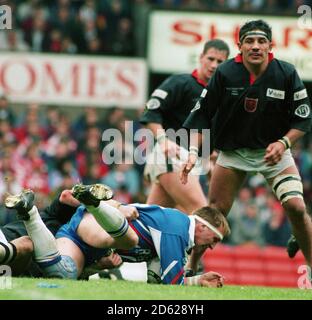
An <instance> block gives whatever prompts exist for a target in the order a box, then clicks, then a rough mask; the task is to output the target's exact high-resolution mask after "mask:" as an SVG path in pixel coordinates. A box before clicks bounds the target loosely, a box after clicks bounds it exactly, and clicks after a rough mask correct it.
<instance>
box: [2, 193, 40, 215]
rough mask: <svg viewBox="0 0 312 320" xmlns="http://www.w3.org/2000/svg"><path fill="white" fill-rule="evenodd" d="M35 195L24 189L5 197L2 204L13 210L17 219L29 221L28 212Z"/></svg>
mask: <svg viewBox="0 0 312 320" xmlns="http://www.w3.org/2000/svg"><path fill="white" fill-rule="evenodd" d="M34 199H35V194H34V192H33V191H32V190H30V189H25V190H23V191H22V192H21V193H19V194H15V195H9V196H7V197H6V199H5V201H4V204H5V206H6V208H8V209H15V210H16V211H17V217H18V218H19V219H21V220H25V221H26V220H29V218H30V215H29V213H28V212H29V211H30V210H31V209H32V207H33V205H34Z"/></svg>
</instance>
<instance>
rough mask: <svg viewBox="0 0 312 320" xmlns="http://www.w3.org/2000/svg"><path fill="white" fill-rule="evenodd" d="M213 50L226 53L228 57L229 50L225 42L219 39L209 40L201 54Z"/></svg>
mask: <svg viewBox="0 0 312 320" xmlns="http://www.w3.org/2000/svg"><path fill="white" fill-rule="evenodd" d="M211 48H214V49H217V50H220V51H226V54H227V56H229V55H230V48H229V46H228V45H227V43H226V42H224V41H223V40H221V39H213V40H209V41H207V42H206V43H205V45H204V49H203V53H204V54H205V53H206V52H207V51H208V50H209V49H211Z"/></svg>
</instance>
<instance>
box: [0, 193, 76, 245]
mask: <svg viewBox="0 0 312 320" xmlns="http://www.w3.org/2000/svg"><path fill="white" fill-rule="evenodd" d="M76 209H77V208H74V207H71V206H69V205H66V204H64V203H61V202H60V201H59V197H57V198H56V199H55V200H53V201H52V203H51V205H50V206H48V207H47V208H46V209H45V210H44V211H43V212H41V213H40V215H41V218H42V221H43V222H44V223H45V225H46V226H47V228H48V229H49V230H50V231H51V232H52V233H53V235H55V234H56V232H57V231H58V229H59V228H60V227H61V226H62V225H63V224H64V223H66V222H68V221H69V220H70V218H71V217H72V215H73V214H74V213H75V211H76ZM1 230H2V232H3V233H4V235H5V237H6V239H7V240H8V241H12V240H14V239H17V238H19V237H22V236H26V235H28V234H27V231H26V228H25V225H24V222H23V221H13V222H10V223H8V224H6V225H5V226H2V227H1Z"/></svg>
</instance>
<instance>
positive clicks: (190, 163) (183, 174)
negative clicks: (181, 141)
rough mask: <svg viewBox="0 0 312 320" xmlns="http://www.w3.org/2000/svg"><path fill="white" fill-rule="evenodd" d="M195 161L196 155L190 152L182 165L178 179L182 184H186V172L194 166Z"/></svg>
mask: <svg viewBox="0 0 312 320" xmlns="http://www.w3.org/2000/svg"><path fill="white" fill-rule="evenodd" d="M196 161H197V156H196V155H195V154H192V153H190V154H189V156H188V159H187V162H186V163H185V164H183V165H182V171H181V173H180V181H181V182H182V184H186V183H187V180H188V174H189V173H190V172H191V170H192V169H193V168H194V166H195V164H196Z"/></svg>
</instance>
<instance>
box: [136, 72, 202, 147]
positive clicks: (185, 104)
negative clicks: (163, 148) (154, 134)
mask: <svg viewBox="0 0 312 320" xmlns="http://www.w3.org/2000/svg"><path fill="white" fill-rule="evenodd" d="M205 86H206V83H204V82H203V81H201V80H199V79H198V76H197V71H196V70H195V71H194V72H193V73H192V74H177V75H173V76H170V77H169V78H167V79H166V80H165V81H164V82H163V83H162V84H161V85H160V86H159V87H158V88H157V89H156V90H154V92H153V93H152V94H151V97H150V99H149V100H148V102H147V103H146V108H145V111H144V113H143V114H142V116H141V118H140V122H141V123H143V124H146V123H151V122H153V123H160V124H162V126H163V128H164V129H165V130H167V129H169V128H170V129H173V130H174V131H177V130H179V129H181V128H182V124H183V122H184V121H185V119H186V118H187V116H188V115H189V113H190V111H191V109H192V108H193V106H194V104H195V103H196V101H197V100H198V97H199V96H200V94H201V92H202V91H203V88H204V87H205ZM178 142H179V141H178Z"/></svg>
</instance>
